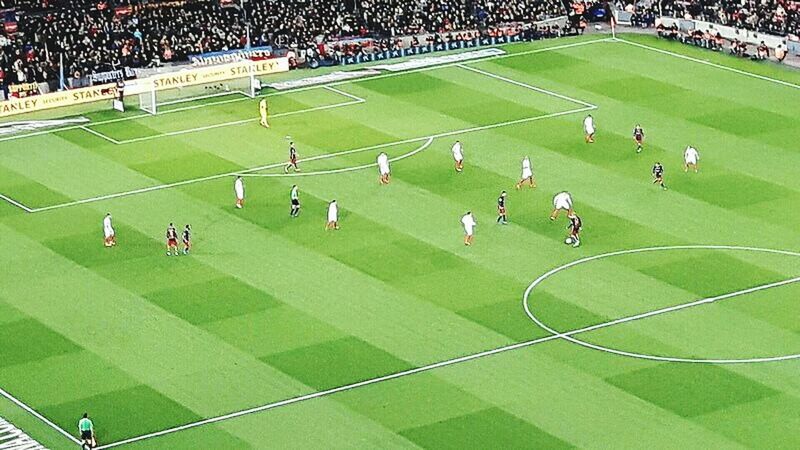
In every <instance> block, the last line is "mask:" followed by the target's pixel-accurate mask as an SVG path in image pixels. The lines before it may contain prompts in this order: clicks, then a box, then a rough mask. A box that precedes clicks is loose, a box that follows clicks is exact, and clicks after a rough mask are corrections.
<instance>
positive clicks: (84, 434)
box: [81, 430, 92, 440]
mask: <svg viewBox="0 0 800 450" xmlns="http://www.w3.org/2000/svg"><path fill="white" fill-rule="evenodd" d="M91 438H92V430H83V431H81V439H83V440H87V439H91Z"/></svg>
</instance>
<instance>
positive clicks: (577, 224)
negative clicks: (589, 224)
mask: <svg viewBox="0 0 800 450" xmlns="http://www.w3.org/2000/svg"><path fill="white" fill-rule="evenodd" d="M567 228H568V229H569V237H568V238H567V241H566V242H567V243H568V244H572V246H573V247H577V246H579V245H581V236H580V234H581V228H583V221H582V220H581V218H580V217H578V215H577V214H572V215H571V216H569V225H567Z"/></svg>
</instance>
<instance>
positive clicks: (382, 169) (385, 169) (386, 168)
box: [378, 165, 389, 175]
mask: <svg viewBox="0 0 800 450" xmlns="http://www.w3.org/2000/svg"><path fill="white" fill-rule="evenodd" d="M378 170H379V171H380V173H381V175H389V166H388V165H386V166H381V165H379V166H378Z"/></svg>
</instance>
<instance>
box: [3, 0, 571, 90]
mask: <svg viewBox="0 0 800 450" xmlns="http://www.w3.org/2000/svg"><path fill="white" fill-rule="evenodd" d="M242 5H244V6H242ZM0 8H16V16H17V21H18V23H17V27H18V28H17V31H18V32H17V34H16V36H15V37H14V39H10V40H6V41H5V42H4V46H3V50H4V51H3V52H2V56H0V68H2V69H3V70H4V72H5V82H6V84H10V83H21V82H33V81H35V82H38V83H43V82H46V83H49V84H50V89H57V88H58V87H59V86H57V85H56V84H57V80H58V79H59V71H60V66H59V60H60V58H62V57H63V60H64V64H63V70H64V72H65V79H66V81H67V84H68V86H69V87H77V86H80V85H82V84H85V83H86V82H87V81H86V78H85V77H86V76H87V75H89V74H91V73H97V72H104V71H107V70H111V69H112V68H114V69H119V68H121V67H134V68H139V67H147V66H153V65H159V64H163V63H168V62H179V61H185V60H187V58H188V55H191V54H198V53H205V52H213V51H221V50H229V49H236V48H242V47H244V46H245V44H246V43H247V31H246V24H247V23H249V24H250V40H251V44H252V45H273V46H279V47H288V48H301V49H302V48H308V47H316V46H318V45H319V44H320V43H321V42H324V41H327V40H331V39H333V40H335V39H340V38H344V37H367V36H368V37H373V38H390V37H392V36H400V35H408V34H415V33H424V32H448V31H452V30H463V29H475V28H486V27H491V26H496V25H498V24H501V23H509V22H532V21H536V20H541V19H543V18H546V17H554V16H560V15H563V14H564V13H565V7H564V4H563V3H562V2H561V0H480V1H476V2H469V6H465V3H464V2H462V1H459V0H428V1H426V0H351V1H329V0H308V1H304V2H298V1H294V0H254V1H250V2H244V3H241V2H234V1H233V0H222V1H196V0H188V1H187V0H179V1H160V2H152V1H151V2H141V1H138V0H122V1H121V2H116V3H115V2H113V0H112V1H111V2H109V1H106V0H99V2H98V1H97V0H95V1H90V0H38V1H34V0H17V1H16V2H14V1H13V0H0Z"/></svg>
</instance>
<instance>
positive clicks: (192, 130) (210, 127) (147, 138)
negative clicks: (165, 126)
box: [116, 89, 366, 144]
mask: <svg viewBox="0 0 800 450" xmlns="http://www.w3.org/2000/svg"><path fill="white" fill-rule="evenodd" d="M329 90H331V91H334V92H336V93H339V94H342V95H344V96H345V97H348V98H351V99H353V100H350V101H347V102H342V103H334V104H332V105H323V106H315V107H313V108H306V109H299V110H297V111H289V112H284V113H278V114H273V115H271V116H269V117H270V118H271V119H272V118H276V117H286V116H294V115H297V114H306V113H310V112H315V111H324V110H328V109H334V108H341V107H343V106H350V105H357V104H359V103H364V102H365V101H366V100H364V99H363V98H360V97H356V96H355V95H351V94H345V93H344V92H343V91H340V90H338V89H329ZM258 120H260V119H259V118H258V117H256V118H251V119H243V120H235V121H233V122H224V123H217V124H214V125H208V126H204V127H196V128H189V129H186V130H180V131H170V132H167V133H161V134H157V135H154V136H143V137H138V138H133V139H125V140H122V141H117V142H116V143H117V144H132V143H134V142H142V141H150V140H153V139H160V138H163V137H169V136H180V135H182V134H188V133H196V132H198V131H206V130H213V129H216V128H223V127H229V126H233V125H242V124H245V123H250V122H256V121H258Z"/></svg>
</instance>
